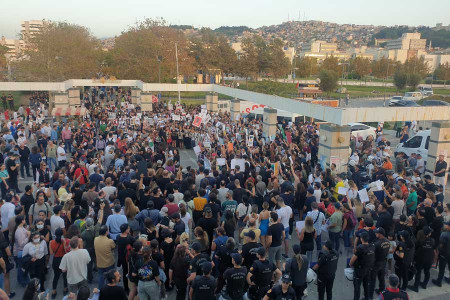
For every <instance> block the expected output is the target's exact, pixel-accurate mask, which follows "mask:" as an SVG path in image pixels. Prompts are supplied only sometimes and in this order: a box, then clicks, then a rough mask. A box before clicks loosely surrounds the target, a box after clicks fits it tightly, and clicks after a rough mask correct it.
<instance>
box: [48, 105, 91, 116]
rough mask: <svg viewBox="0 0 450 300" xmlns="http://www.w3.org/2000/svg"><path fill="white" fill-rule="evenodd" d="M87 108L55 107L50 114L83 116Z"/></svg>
mask: <svg viewBox="0 0 450 300" xmlns="http://www.w3.org/2000/svg"><path fill="white" fill-rule="evenodd" d="M87 112H88V110H87V109H86V108H85V107H55V108H53V110H52V116H55V117H63V116H80V117H81V116H85V115H86V114H87Z"/></svg>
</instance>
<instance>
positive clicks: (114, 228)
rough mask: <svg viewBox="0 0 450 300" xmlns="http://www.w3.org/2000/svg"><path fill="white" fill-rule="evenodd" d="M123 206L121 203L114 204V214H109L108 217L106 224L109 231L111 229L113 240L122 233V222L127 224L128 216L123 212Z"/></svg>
mask: <svg viewBox="0 0 450 300" xmlns="http://www.w3.org/2000/svg"><path fill="white" fill-rule="evenodd" d="M121 211H122V207H121V206H120V204H116V205H115V206H114V214H112V215H109V216H108V219H106V226H107V228H108V231H110V234H109V236H110V237H111V239H112V240H113V241H115V240H116V238H117V236H118V235H119V234H120V226H122V224H127V223H128V220H127V217H125V216H124V215H122V214H121Z"/></svg>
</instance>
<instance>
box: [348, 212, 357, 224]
mask: <svg viewBox="0 0 450 300" xmlns="http://www.w3.org/2000/svg"><path fill="white" fill-rule="evenodd" d="M357 223H358V221H356V218H355V214H354V213H353V211H352V212H351V213H350V218H348V220H347V226H349V227H351V228H354V227H355V224H357Z"/></svg>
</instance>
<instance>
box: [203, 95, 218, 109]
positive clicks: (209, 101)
mask: <svg viewBox="0 0 450 300" xmlns="http://www.w3.org/2000/svg"><path fill="white" fill-rule="evenodd" d="M206 109H207V110H208V111H209V112H212V113H216V112H218V111H219V96H218V95H217V94H207V95H206Z"/></svg>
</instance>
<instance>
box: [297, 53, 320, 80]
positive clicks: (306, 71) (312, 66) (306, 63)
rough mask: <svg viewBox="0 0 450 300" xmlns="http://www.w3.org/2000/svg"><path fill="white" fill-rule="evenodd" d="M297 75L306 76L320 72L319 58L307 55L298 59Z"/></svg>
mask: <svg viewBox="0 0 450 300" xmlns="http://www.w3.org/2000/svg"><path fill="white" fill-rule="evenodd" d="M296 61H297V63H296V74H297V77H300V78H306V77H311V76H312V75H317V74H318V73H319V66H318V64H317V58H315V57H309V56H305V57H302V58H300V59H297V60H296Z"/></svg>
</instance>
